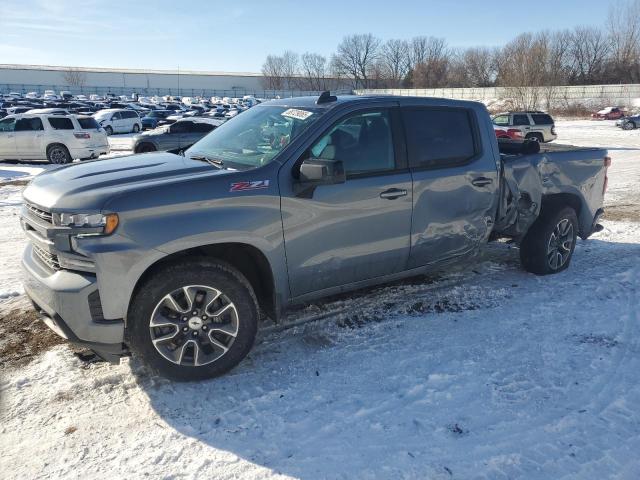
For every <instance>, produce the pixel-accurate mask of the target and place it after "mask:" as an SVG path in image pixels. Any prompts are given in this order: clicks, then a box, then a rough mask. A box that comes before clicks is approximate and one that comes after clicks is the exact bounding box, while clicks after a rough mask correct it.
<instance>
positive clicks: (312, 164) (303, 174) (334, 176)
mask: <svg viewBox="0 0 640 480" xmlns="http://www.w3.org/2000/svg"><path fill="white" fill-rule="evenodd" d="M346 180H347V177H346V175H345V173H344V165H343V163H342V162H341V161H340V160H324V159H321V158H317V159H316V158H308V159H306V160H304V161H303V162H302V164H301V165H300V175H299V177H298V181H299V182H300V183H301V184H305V185H334V184H336V183H344V182H345V181H346Z"/></svg>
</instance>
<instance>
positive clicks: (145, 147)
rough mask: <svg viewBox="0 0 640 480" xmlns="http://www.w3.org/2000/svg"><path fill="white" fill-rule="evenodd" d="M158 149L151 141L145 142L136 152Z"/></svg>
mask: <svg viewBox="0 0 640 480" xmlns="http://www.w3.org/2000/svg"><path fill="white" fill-rule="evenodd" d="M156 150H157V149H156V147H155V146H154V145H152V144H150V143H143V144H142V145H140V146H139V147H138V148H137V149H136V153H148V152H155V151H156Z"/></svg>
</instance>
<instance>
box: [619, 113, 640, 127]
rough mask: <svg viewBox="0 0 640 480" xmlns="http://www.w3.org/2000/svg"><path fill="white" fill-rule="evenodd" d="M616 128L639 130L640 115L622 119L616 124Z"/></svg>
mask: <svg viewBox="0 0 640 480" xmlns="http://www.w3.org/2000/svg"><path fill="white" fill-rule="evenodd" d="M616 127H620V128H621V129H623V130H635V129H636V128H640V114H637V115H631V116H629V117H623V118H621V119H620V120H618V121H617V122H616Z"/></svg>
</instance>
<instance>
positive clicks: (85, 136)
mask: <svg viewBox="0 0 640 480" xmlns="http://www.w3.org/2000/svg"><path fill="white" fill-rule="evenodd" d="M73 136H74V137H76V138H83V139H85V140H87V139H89V138H91V135H89V134H88V133H74V134H73Z"/></svg>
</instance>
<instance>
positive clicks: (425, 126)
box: [402, 108, 479, 168]
mask: <svg viewBox="0 0 640 480" xmlns="http://www.w3.org/2000/svg"><path fill="white" fill-rule="evenodd" d="M402 116H403V123H404V126H405V131H406V136H407V149H408V153H409V166H410V167H412V168H446V167H452V166H456V165H463V164H465V163H467V162H469V161H471V159H472V158H473V157H474V156H475V155H476V153H477V152H478V150H479V146H478V143H477V141H476V135H475V128H474V125H475V124H474V120H473V118H474V117H473V113H472V112H470V111H469V110H466V109H463V108H449V109H447V108H437V109H435V108H407V109H404V110H403V113H402Z"/></svg>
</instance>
